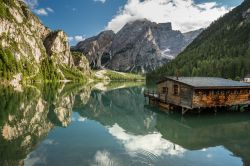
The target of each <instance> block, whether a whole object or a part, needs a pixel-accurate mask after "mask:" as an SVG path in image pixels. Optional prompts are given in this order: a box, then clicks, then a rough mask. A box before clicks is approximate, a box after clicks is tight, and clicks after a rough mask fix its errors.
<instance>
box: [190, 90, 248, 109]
mask: <svg viewBox="0 0 250 166" xmlns="http://www.w3.org/2000/svg"><path fill="white" fill-rule="evenodd" d="M241 104H250V89H240V90H195V94H194V96H193V107H195V108H199V107H216V106H232V105H241Z"/></svg>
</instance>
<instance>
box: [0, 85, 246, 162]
mask: <svg viewBox="0 0 250 166" xmlns="http://www.w3.org/2000/svg"><path fill="white" fill-rule="evenodd" d="M126 86H129V88H126ZM100 87H102V88H100ZM103 87H105V88H103ZM0 92H1V93H0V99H1V101H0V108H1V111H0V129H1V136H0V142H1V144H0V165H166V164H167V165H242V164H243V163H244V164H245V165H250V159H249V158H250V157H249V156H250V140H249V136H250V119H249V114H248V113H237V112H235V113H218V114H217V115H216V116H214V115H211V114H204V115H200V116H198V115H188V116H185V117H181V116H180V114H178V113H171V114H166V113H163V112H161V111H159V110H158V109H157V108H154V107H150V106H145V99H144V97H143V88H142V87H141V86H138V85H137V84H134V83H129V84H127V85H124V84H118V83H115V84H109V85H102V86H100V85H98V86H96V85H85V86H82V85H77V84H66V85H64V84H48V85H45V86H41V85H40V86H29V87H26V88H22V92H20V91H15V90H13V89H11V88H8V87H1V88H0Z"/></svg>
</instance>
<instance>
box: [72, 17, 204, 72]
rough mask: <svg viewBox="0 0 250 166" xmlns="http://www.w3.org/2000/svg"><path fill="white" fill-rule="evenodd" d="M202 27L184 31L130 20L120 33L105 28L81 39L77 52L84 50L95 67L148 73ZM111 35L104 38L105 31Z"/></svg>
mask: <svg viewBox="0 0 250 166" xmlns="http://www.w3.org/2000/svg"><path fill="white" fill-rule="evenodd" d="M201 31H202V30H197V31H193V32H189V33H181V32H180V31H175V30H172V25H171V23H159V24H157V23H154V22H151V21H149V20H146V19H142V20H136V21H133V22H129V23H127V24H126V25H125V26H124V27H123V28H122V29H121V30H120V31H119V32H117V33H116V34H115V33H114V32H112V31H103V32H101V33H100V34H99V35H97V36H94V37H91V38H89V39H86V40H84V41H82V42H79V43H78V44H77V45H76V46H75V47H73V50H74V51H80V52H82V53H84V54H85V55H86V57H87V59H88V60H90V61H89V62H90V64H91V67H92V68H108V69H111V70H116V71H122V72H140V73H146V72H148V71H152V70H154V69H155V68H156V67H159V66H161V65H163V64H164V63H166V62H168V61H169V60H170V59H172V58H174V57H175V56H176V55H177V54H179V53H180V52H181V51H182V50H183V49H184V48H185V47H186V46H187V45H188V44H189V43H190V42H191V41H192V40H193V39H194V38H195V37H196V36H197V35H198V34H199V33H200V32H201ZM106 33H108V35H107V36H106V37H104V38H105V39H106V40H105V42H106V43H108V44H103V43H105V42H103V41H102V39H103V38H101V39H100V36H102V34H106Z"/></svg>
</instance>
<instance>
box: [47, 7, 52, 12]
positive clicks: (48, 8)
mask: <svg viewBox="0 0 250 166" xmlns="http://www.w3.org/2000/svg"><path fill="white" fill-rule="evenodd" d="M46 10H47V11H49V12H51V13H53V12H54V10H53V9H52V8H50V7H47V8H46Z"/></svg>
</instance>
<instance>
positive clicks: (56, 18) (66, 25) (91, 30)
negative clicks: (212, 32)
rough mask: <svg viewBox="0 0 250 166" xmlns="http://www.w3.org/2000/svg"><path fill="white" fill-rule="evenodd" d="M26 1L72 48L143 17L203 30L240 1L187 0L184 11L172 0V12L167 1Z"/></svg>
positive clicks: (178, 1)
mask: <svg viewBox="0 0 250 166" xmlns="http://www.w3.org/2000/svg"><path fill="white" fill-rule="evenodd" d="M26 1H27V2H28V3H29V5H30V8H31V9H32V10H33V11H34V12H35V13H36V14H37V15H38V17H39V18H40V19H41V20H42V22H43V23H44V24H45V25H46V26H48V27H49V28H51V29H52V30H56V29H62V30H64V31H65V32H66V33H67V34H68V36H69V37H70V40H71V44H72V45H74V44H76V43H77V41H79V40H82V39H84V38H86V37H91V36H93V35H96V34H98V33H99V32H100V31H102V30H105V29H112V30H114V31H118V30H119V29H120V28H121V27H122V26H123V25H124V24H125V23H126V22H128V21H132V20H135V19H140V18H143V17H145V18H147V19H149V20H151V21H154V22H172V24H173V28H174V29H177V30H181V31H189V30H194V29H198V28H203V27H206V26H208V25H209V24H210V23H211V21H213V20H214V19H217V18H218V17H220V16H221V15H223V14H225V13H226V12H228V11H229V10H230V8H231V7H235V6H237V5H239V4H240V3H241V2H242V1H243V0H187V1H189V2H190V4H191V3H192V5H191V7H188V8H187V9H185V8H183V7H182V6H184V5H187V6H190V4H189V2H184V1H183V0H174V1H176V4H175V5H176V6H177V8H175V9H173V7H169V6H167V5H165V6H164V4H163V3H162V2H169V1H170V0H145V1H143V0H26ZM214 2H216V4H215V3H214ZM196 5H203V6H202V8H203V7H204V9H203V10H201V11H198V12H197V6H196ZM199 7H200V6H199ZM158 9H159V10H158ZM192 12H193V13H192ZM169 13H172V15H171V14H169ZM188 15H189V18H187V17H188ZM185 16H187V17H185Z"/></svg>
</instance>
